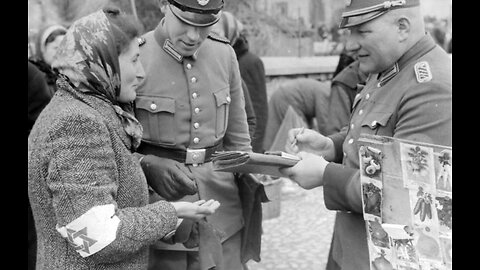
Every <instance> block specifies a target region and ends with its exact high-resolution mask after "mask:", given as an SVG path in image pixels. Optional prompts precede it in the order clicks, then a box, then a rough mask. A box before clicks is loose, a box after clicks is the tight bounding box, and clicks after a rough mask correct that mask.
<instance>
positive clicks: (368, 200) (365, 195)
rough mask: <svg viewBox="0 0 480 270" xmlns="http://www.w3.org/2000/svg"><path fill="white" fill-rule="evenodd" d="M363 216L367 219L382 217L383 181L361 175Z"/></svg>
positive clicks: (379, 218)
mask: <svg viewBox="0 0 480 270" xmlns="http://www.w3.org/2000/svg"><path fill="white" fill-rule="evenodd" d="M361 182H362V203H363V218H364V219H365V220H380V221H381V219H382V215H381V212H382V211H381V210H382V182H381V181H377V180H374V179H371V178H367V177H363V176H361Z"/></svg>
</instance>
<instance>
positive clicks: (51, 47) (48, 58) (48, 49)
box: [43, 35, 65, 65]
mask: <svg viewBox="0 0 480 270" xmlns="http://www.w3.org/2000/svg"><path fill="white" fill-rule="evenodd" d="M64 36H65V35H58V36H56V37H55V39H54V40H53V41H52V42H49V43H47V44H45V52H44V53H43V60H44V61H45V62H46V63H47V64H49V65H51V64H52V62H53V57H54V56H55V53H56V52H57V49H58V45H60V42H62V40H63V37H64Z"/></svg>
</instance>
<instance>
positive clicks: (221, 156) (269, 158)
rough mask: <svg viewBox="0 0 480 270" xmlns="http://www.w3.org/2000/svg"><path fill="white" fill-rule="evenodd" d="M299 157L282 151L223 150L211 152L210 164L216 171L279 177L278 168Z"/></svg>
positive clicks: (290, 163)
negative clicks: (262, 152)
mask: <svg viewBox="0 0 480 270" xmlns="http://www.w3.org/2000/svg"><path fill="white" fill-rule="evenodd" d="M298 161H300V158H299V157H297V156H295V155H292V154H288V153H285V152H282V151H274V152H265V153H264V154H260V153H254V152H245V151H223V152H216V153H215V154H213V159H212V165H213V169H214V170H216V171H223V172H239V173H258V174H266V175H271V176H278V177H281V176H282V174H281V173H280V171H279V170H278V169H279V168H284V167H291V166H294V165H295V164H297V162H298Z"/></svg>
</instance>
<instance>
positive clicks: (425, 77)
mask: <svg viewBox="0 0 480 270" xmlns="http://www.w3.org/2000/svg"><path fill="white" fill-rule="evenodd" d="M413 68H414V70H415V76H416V77H417V82H419V83H424V82H428V81H430V80H432V78H433V76H432V71H431V70H430V65H429V64H428V62H427V61H422V62H418V63H416V64H415V66H414V67H413Z"/></svg>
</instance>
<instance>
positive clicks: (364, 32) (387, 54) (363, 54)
mask: <svg viewBox="0 0 480 270" xmlns="http://www.w3.org/2000/svg"><path fill="white" fill-rule="evenodd" d="M347 50H350V51H354V52H355V53H356V54H357V57H358V60H359V62H360V70H361V71H363V72H365V73H367V74H368V73H372V74H375V73H380V72H382V71H384V70H386V69H388V68H390V67H391V66H393V64H394V63H395V62H396V61H397V60H398V57H399V56H400V55H401V54H400V53H399V51H400V50H401V48H400V47H399V37H398V31H397V27H396V25H395V24H394V23H392V22H390V20H387V19H385V18H384V16H380V17H379V18H377V19H374V20H372V21H369V22H367V23H364V24H361V25H358V26H353V27H351V29H350V35H349V36H348V37H347Z"/></svg>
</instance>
